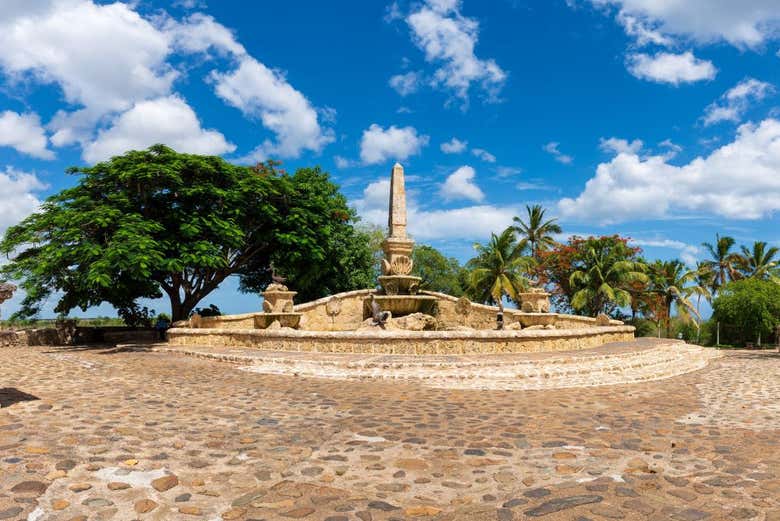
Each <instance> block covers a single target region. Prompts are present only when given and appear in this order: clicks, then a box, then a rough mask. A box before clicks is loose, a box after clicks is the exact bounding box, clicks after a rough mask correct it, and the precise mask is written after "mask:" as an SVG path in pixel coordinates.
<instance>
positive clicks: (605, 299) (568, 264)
mask: <svg viewBox="0 0 780 521" xmlns="http://www.w3.org/2000/svg"><path fill="white" fill-rule="evenodd" d="M639 253H640V250H639V249H638V248H633V247H631V246H629V245H628V240H627V239H625V238H622V237H619V236H617V235H612V236H604V237H588V238H587V239H584V238H582V237H572V238H571V239H569V242H568V243H567V244H563V245H558V246H556V247H555V248H554V249H552V250H551V251H549V252H545V253H543V254H542V263H543V266H544V267H545V271H546V277H547V280H549V282H550V283H552V285H553V286H554V292H555V295H556V296H557V298H558V300H557V304H558V305H559V307H563V308H564V309H565V308H566V307H567V306H570V307H571V308H572V309H573V310H574V311H576V312H578V313H584V314H586V315H590V316H595V315H597V314H599V313H607V314H614V313H616V312H617V311H618V308H620V307H629V306H630V305H631V292H630V291H629V290H630V289H631V285H632V284H633V283H636V282H646V281H647V275H646V274H645V271H646V266H645V265H644V264H643V263H642V262H641V261H640V257H639Z"/></svg>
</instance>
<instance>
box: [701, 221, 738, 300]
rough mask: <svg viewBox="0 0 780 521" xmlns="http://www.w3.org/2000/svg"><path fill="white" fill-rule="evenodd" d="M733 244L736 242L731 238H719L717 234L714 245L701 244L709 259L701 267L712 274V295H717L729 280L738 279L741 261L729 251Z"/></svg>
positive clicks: (736, 254)
mask: <svg viewBox="0 0 780 521" xmlns="http://www.w3.org/2000/svg"><path fill="white" fill-rule="evenodd" d="M735 244H736V241H735V240H734V238H733V237H728V236H726V237H721V236H720V235H719V234H715V243H714V244H711V243H709V242H704V243H702V246H704V248H705V249H706V250H707V251H708V252H709V254H710V257H711V258H710V260H707V261H705V262H704V263H703V265H704V266H706V267H707V268H709V270H710V271H711V272H712V287H711V288H710V290H711V292H712V293H713V294H715V293H717V292H718V291H719V289H720V288H721V287H723V286H725V285H726V284H727V283H728V282H729V281H730V280H737V279H739V278H740V272H739V266H740V264H741V263H742V259H741V257H740V255H739V254H738V253H735V252H733V251H731V250H732V248H733V247H734V245H735Z"/></svg>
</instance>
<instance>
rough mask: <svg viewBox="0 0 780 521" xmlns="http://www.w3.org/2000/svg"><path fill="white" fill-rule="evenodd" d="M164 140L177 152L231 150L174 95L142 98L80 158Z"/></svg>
mask: <svg viewBox="0 0 780 521" xmlns="http://www.w3.org/2000/svg"><path fill="white" fill-rule="evenodd" d="M155 143H164V144H166V145H168V146H170V147H172V148H174V149H176V150H177V151H179V152H189V153H193V154H222V153H225V152H232V151H233V150H235V148H236V147H235V145H233V144H231V143H228V142H227V140H226V139H225V137H224V136H223V135H222V134H220V133H219V132H217V131H215V130H204V129H203V128H201V125H200V122H199V121H198V117H197V116H196V115H195V112H194V111H193V110H192V108H190V106H189V105H187V102H186V101H184V100H183V99H181V98H180V97H178V96H168V97H164V98H158V99H156V100H150V101H142V102H139V103H137V104H136V105H135V106H134V107H133V108H132V109H130V110H128V111H127V112H124V113H123V114H122V115H121V116H119V117H118V118H116V120H115V121H114V124H113V125H112V126H111V127H110V128H108V129H106V130H103V131H101V132H100V133H99V134H98V137H97V139H96V140H95V141H94V142H93V143H90V144H89V145H87V147H86V148H85V149H84V159H86V160H87V161H89V162H93V163H94V162H97V161H102V160H105V159H109V158H110V157H111V156H115V155H119V154H122V153H124V152H125V151H127V150H138V149H143V148H147V147H149V146H151V145H154V144H155Z"/></svg>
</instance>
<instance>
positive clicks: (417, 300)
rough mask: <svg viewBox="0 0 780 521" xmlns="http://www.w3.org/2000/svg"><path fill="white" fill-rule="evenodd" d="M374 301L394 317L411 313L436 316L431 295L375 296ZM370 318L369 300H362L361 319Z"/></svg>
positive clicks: (434, 301)
mask: <svg viewBox="0 0 780 521" xmlns="http://www.w3.org/2000/svg"><path fill="white" fill-rule="evenodd" d="M374 299H375V300H376V303H377V304H379V307H380V309H381V310H382V311H389V312H390V313H392V315H393V316H394V317H402V316H404V315H411V314H412V313H425V314H426V315H433V316H436V297H434V296H431V295H375V296H374ZM372 316H373V312H372V310H371V298H366V299H363V319H364V320H365V319H367V318H371V317H372Z"/></svg>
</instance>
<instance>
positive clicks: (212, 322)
mask: <svg viewBox="0 0 780 521" xmlns="http://www.w3.org/2000/svg"><path fill="white" fill-rule="evenodd" d="M375 291H376V290H374V289H362V290H357V291H349V292H345V293H339V294H337V295H333V296H330V297H324V298H321V299H319V300H314V301H311V302H306V303H304V304H298V305H297V306H295V311H296V312H298V313H303V316H302V317H301V323H300V329H302V330H306V331H354V330H356V329H357V328H359V327H360V325H361V323H362V322H363V301H364V300H365V299H366V298H367V297H368V296H369V295H370V294H371V293H373V292H375ZM420 293H421V294H423V295H431V296H434V297H436V298H437V299H438V300H437V309H438V316H437V318H438V319H439V321H440V323H441V324H442V326H443V327H444V328H445V329H447V328H455V327H458V326H465V327H470V328H473V329H480V330H486V329H495V327H496V313H497V312H498V308H497V307H496V306H486V305H484V304H478V303H475V302H472V303H471V305H470V306H469V311H468V313H461V312H460V311H459V310H458V301H459V299H458V297H453V296H451V295H447V294H444V293H436V292H433V291H421V292H420ZM335 301H338V303H339V305H338V307H339V308H340V309H339V312H338V314H334V315H333V316H331V315H329V314H328V311H329V310H330V311H331V312H334V311H335V309H334V307H335V306H333V303H335ZM329 302H330V303H331V305H330V306H329V305H328V303H329ZM256 314H257V313H246V314H243V315H223V316H219V317H202V318H201V319H200V323H199V324H198V325H197V327H198V328H203V329H252V328H254V316H255V315H256ZM521 315H523V313H522V312H521V311H520V310H517V309H505V310H504V323H505V324H506V325H510V324H512V323H513V322H517V321H519V317H520V316H521ZM610 324H611V325H615V326H619V325H623V322H620V321H618V320H612V321H610ZM555 325H556V327H557V328H559V329H583V328H591V327H597V324H596V319H595V318H591V317H581V316H576V315H562V314H558V315H557V319H556V322H555ZM191 326H193V327H194V326H195V325H194V324H191Z"/></svg>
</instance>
